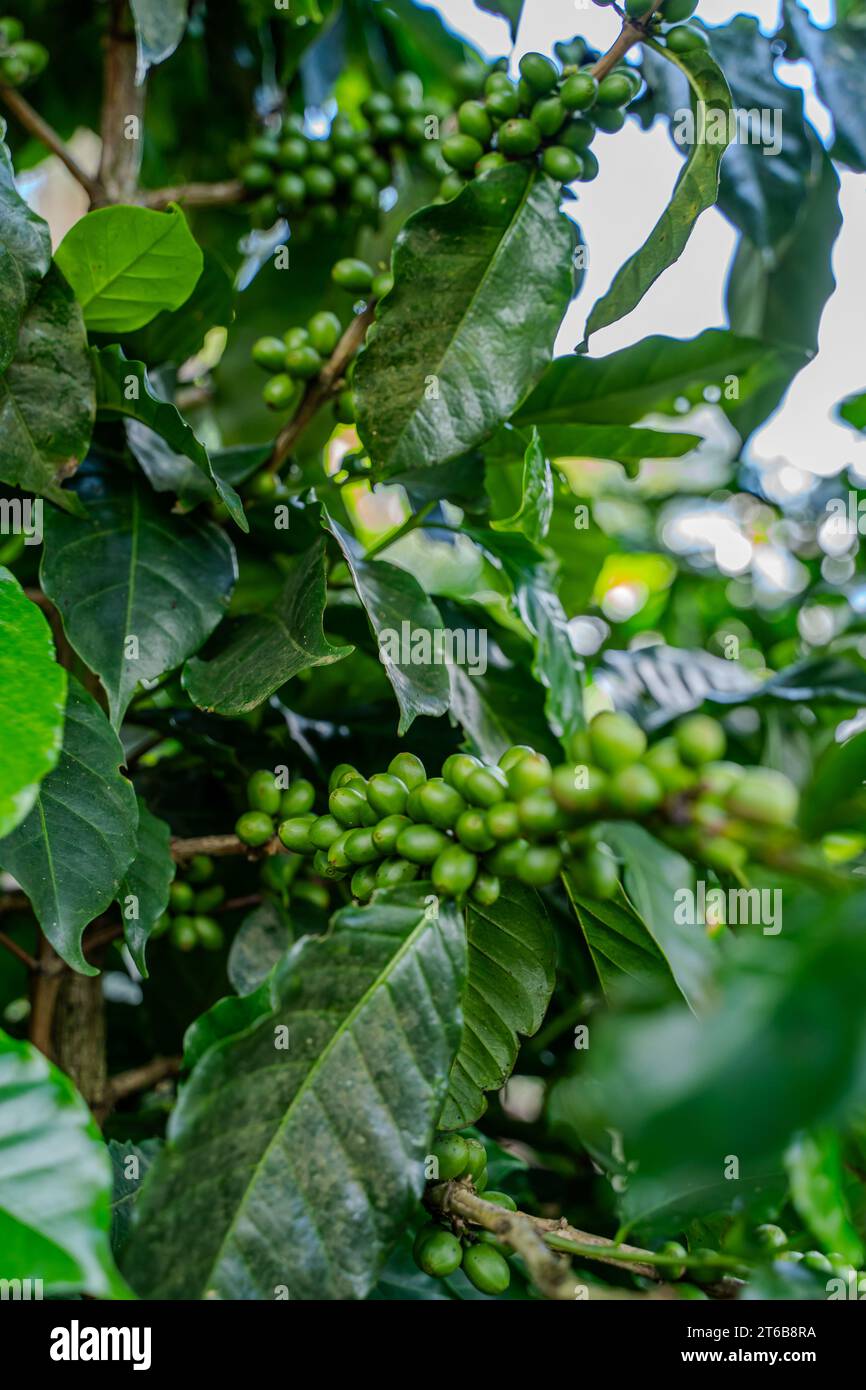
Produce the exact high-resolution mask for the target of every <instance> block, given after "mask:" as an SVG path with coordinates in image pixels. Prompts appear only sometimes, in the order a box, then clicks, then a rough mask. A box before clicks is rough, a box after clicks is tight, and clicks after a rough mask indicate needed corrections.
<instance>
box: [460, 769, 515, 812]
mask: <svg viewBox="0 0 866 1390" xmlns="http://www.w3.org/2000/svg"><path fill="white" fill-rule="evenodd" d="M507 795H508V781H507V779H506V777H505V774H504V773H503V772H502V770H501V769H500V768H498V767H480V768H476V770H475V771H474V772H471V773H470V774H469V776H468V777H467V779H466V799H467V801H471V802H472V805H473V806H483V807H484V808H486V809H489V808H490V807H491V806H495V805H497V803H498V802H500V801H504V800H505V798H506V796H507Z"/></svg>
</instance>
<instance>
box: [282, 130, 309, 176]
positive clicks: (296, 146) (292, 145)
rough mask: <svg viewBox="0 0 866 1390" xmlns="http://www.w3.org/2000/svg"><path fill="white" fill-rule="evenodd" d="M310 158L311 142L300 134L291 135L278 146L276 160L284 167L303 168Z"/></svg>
mask: <svg viewBox="0 0 866 1390" xmlns="http://www.w3.org/2000/svg"><path fill="white" fill-rule="evenodd" d="M309 158H310V143H309V141H308V140H305V139H304V138H303V137H302V136H300V135H290V136H288V137H287V138H286V139H285V140H282V141H281V142H280V144H279V146H278V147H277V153H276V161H277V163H278V164H279V165H280V167H281V168H282V169H293V170H297V169H303V167H304V165H305V164H306V163H307V161H308V160H309Z"/></svg>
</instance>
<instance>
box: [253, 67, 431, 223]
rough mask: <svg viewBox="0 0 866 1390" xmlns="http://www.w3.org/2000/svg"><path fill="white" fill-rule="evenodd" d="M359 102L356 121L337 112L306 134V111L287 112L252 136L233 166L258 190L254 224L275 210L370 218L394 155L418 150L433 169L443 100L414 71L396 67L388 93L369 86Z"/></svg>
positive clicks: (315, 218)
mask: <svg viewBox="0 0 866 1390" xmlns="http://www.w3.org/2000/svg"><path fill="white" fill-rule="evenodd" d="M361 110H362V112H363V120H359V121H357V122H356V121H353V120H352V119H350V118H349V117H348V116H347V115H345V114H344V113H339V112H338V113H337V115H336V116H335V117H334V119H333V121H332V123H331V127H330V130H329V131H328V134H327V135H326V136H325V137H323V138H321V139H311V138H310V136H309V135H307V134H306V128H305V124H304V120H303V117H302V116H298V115H294V114H292V115H286V116H283V118H282V120H281V122H280V124H279V126H278V127H276V128H273V129H269V130H267V131H266V132H265V133H263V134H260V135H256V136H255V137H254V138H253V139H252V140H251V141H250V142H249V144H248V145H247V146H246V148H245V149H244V150H243V151H242V154H241V157H240V165H239V169H238V173H239V177H240V179H241V182H242V183H243V185H244V187H245V188H246V189H247V191H248V192H249V193H250V194H251V195H252V194H256V195H258V196H257V199H256V201H255V203H254V204H253V206H252V210H251V212H252V220H253V224H254V225H255V226H259V227H270V226H272V224H273V223H274V222H275V221H276V219H277V217H278V216H280V215H283V216H287V217H292V218H293V220H294V219H295V217H296V215H297V214H298V213H304V214H305V215H309V220H310V222H311V224H312V225H314V226H316V227H318V228H320V229H323V230H325V231H328V230H334V229H336V228H337V227H338V226H339V225H341V223H342V222H343V221H344V220H345V219H347V218H349V219H355V220H356V221H358V222H359V223H363V222H368V223H369V222H375V221H376V220H377V218H378V214H379V199H380V194H381V192H382V190H383V189H384V188H387V187H388V186H389V185H390V184H392V183H393V182H394V164H395V160H396V158H397V157H398V155H399V156H403V157H405V156H406V155H410V156H412V155H415V156H417V158H418V159H419V160H420V161H421V163H422V164H424V165H426V166H427V167H428V168H430V169H431V171H432V172H437V171H438V169H439V167H440V162H439V153H438V146H437V142H436V141H435V140H431V139H429V138H428V136H429V129H430V127H429V121H430V118H431V117H433V118H434V119H435V120H436V121H438V120H440V119H442V118H444V117H445V115H447V108H443V107H441V106H440V104H439V103H437V102H436V101H434V100H433V99H432V98H429V97H425V96H424V87H423V83H422V82H421V79H420V78H419V77H418V76H417V75H416V74H415V73H413V72H401V73H399V74H398V75H397V77H396V78H395V80H394V83H393V87H392V89H391V91H390V93H389V92H385V91H377V92H372V93H371V94H370V96H369V97H368V98H367V99H366V101H365V102H364V103H363V105H362V108H361Z"/></svg>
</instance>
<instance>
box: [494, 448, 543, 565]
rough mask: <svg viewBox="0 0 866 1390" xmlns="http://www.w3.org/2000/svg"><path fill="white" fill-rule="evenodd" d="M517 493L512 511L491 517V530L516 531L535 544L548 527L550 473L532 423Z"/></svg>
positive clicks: (541, 539) (539, 540) (540, 539)
mask: <svg viewBox="0 0 866 1390" xmlns="http://www.w3.org/2000/svg"><path fill="white" fill-rule="evenodd" d="M521 493H522V495H521V498H520V506H519V507H518V509H517V511H516V512H515V513H514V515H513V516H509V517H503V518H502V519H501V520H498V521H495V520H494V521H491V523H490V525H491V526H492V527H493V529H494V531H520V532H522V533H523V535H524V536H526V538H527V540H530V541H532V542H533V543H534V544H535V545H538V544H539V543H540V542H541V541H543V540H544V538H545V536H546V535H547V532H548V530H549V528H550V516H551V513H552V511H553V476H552V474H551V472H550V464H549V463H548V461H547V459H546V457H545V454H544V450H543V448H542V447H541V440H540V438H539V435H538V430H537V429H535V428H534V427H533V430H532V438H531V439H530V441H529V444H528V446H527V449H526V454H525V456H524V460H523V483H522V487H521Z"/></svg>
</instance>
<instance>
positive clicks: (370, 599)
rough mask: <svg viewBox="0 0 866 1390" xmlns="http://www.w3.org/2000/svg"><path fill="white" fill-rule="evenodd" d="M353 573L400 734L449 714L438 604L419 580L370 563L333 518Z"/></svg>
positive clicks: (382, 564)
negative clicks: (427, 718)
mask: <svg viewBox="0 0 866 1390" xmlns="http://www.w3.org/2000/svg"><path fill="white" fill-rule="evenodd" d="M328 524H329V526H330V529H331V531H332V532H333V534H334V536H335V537H336V540H337V543H338V544H339V546H340V549H341V550H342V552H343V556H344V558H345V561H346V564H347V565H348V567H349V573H350V574H351V576H352V580H353V582H354V585H355V589H356V590H357V593H358V597H359V598H360V600H361V604H362V605H363V608H364V612H365V613H366V614H367V617H368V619H369V621H370V625H371V627H372V629H373V632H374V634H375V636H376V642H377V645H378V648H379V660H380V661H381V662H382V665H383V666H384V668H385V674H386V676H387V677H388V680H389V681H390V682H391V685H392V687H393V689H394V694H395V695H396V697H397V703H398V705H399V706H400V724H399V728H398V733H399V734H401V735H402V734H404V733H405V732H406V730H407V729H408V728H409V727H410V726H411V724H412V723H413V721H414V720H415V719H416V718H417V716H418V715H419V714H429V715H433V716H436V715H440V714H444V713H445V711H446V710H447V709H448V707H449V705H450V703H451V693H450V692H451V683H450V679H449V674H448V665H447V664H446V662H445V660H444V658H440V659H439V660H438V661H437V659H436V652H437V641H438V643H439V646H440V648H441V651H442V652H443V653H447V651H448V648H447V647H446V646H445V645H444V642H445V625H444V623H443V621H442V616H441V614H440V612H439V610H438V608H437V607H436V605H435V603H433V602H432V600H431V599H429V598H428V597H427V595H426V594H425V593H424V590H423V589H422V588H421V586H420V584H419V583H418V581H417V579H415V578H414V577H413V576H412V575H411V574H409V573H408V571H407V570H403V569H400V568H399V567H398V566H397V565H389V564H388V563H387V562H386V561H384V560H365V559H364V549H363V546H361V545H360V544H359V543H358V542H357V541H356V540H355V539H354V537H353V536H350V535H349V533H348V531H345V530H344V529H343V527H342V526H340V525H339V524H338V523H337V522H336V521H333V520H332V519H330V518H329V522H328Z"/></svg>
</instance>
